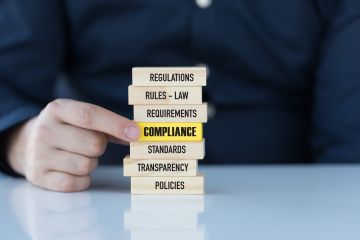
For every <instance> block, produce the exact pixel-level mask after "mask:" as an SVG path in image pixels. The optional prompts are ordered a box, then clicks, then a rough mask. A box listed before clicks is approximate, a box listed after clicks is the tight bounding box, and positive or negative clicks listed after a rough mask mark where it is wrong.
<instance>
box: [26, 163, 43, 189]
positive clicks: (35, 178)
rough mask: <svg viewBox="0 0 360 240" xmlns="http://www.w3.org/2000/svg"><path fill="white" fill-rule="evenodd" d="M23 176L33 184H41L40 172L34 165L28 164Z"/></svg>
mask: <svg viewBox="0 0 360 240" xmlns="http://www.w3.org/2000/svg"><path fill="white" fill-rule="evenodd" d="M25 177H26V179H27V180H28V181H29V182H30V183H32V184H33V185H35V186H41V185H42V173H41V171H39V170H38V169H37V168H36V167H32V166H29V167H28V168H27V170H26V173H25Z"/></svg>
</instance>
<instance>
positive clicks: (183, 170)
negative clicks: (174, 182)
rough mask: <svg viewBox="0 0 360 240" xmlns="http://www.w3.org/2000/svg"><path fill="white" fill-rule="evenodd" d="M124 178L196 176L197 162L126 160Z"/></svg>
mask: <svg viewBox="0 0 360 240" xmlns="http://www.w3.org/2000/svg"><path fill="white" fill-rule="evenodd" d="M123 169H124V176H130V177H134V176H142V177H154V176H159V177H160V176H196V174H197V160H148V159H145V160H144V159H143V160H137V159H131V158H130V157H129V156H126V157H125V158H124V167H123Z"/></svg>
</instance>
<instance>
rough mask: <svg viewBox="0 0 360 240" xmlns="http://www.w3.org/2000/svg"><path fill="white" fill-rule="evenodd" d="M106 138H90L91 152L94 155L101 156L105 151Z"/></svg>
mask: <svg viewBox="0 0 360 240" xmlns="http://www.w3.org/2000/svg"><path fill="white" fill-rule="evenodd" d="M105 144H106V143H105V139H104V137H102V136H97V137H93V138H91V140H89V148H90V153H91V154H92V155H93V156H100V155H102V154H103V153H104V151H105Z"/></svg>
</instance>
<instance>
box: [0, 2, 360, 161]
mask: <svg viewBox="0 0 360 240" xmlns="http://www.w3.org/2000/svg"><path fill="white" fill-rule="evenodd" d="M198 64H206V66H208V69H209V73H210V75H209V79H208V86H207V87H206V88H204V92H205V99H204V101H207V102H209V104H210V105H211V107H212V110H213V111H212V112H213V113H214V114H213V117H212V118H210V119H209V122H208V123H207V124H205V138H206V158H205V161H204V162H207V163H300V162H358V161H360V1H359V0H271V1H270V0H213V1H212V5H211V6H209V7H208V8H200V7H198V6H197V5H196V2H195V1H194V0H171V1H169V0H151V1H150V0H76V1H74V0H32V1H29V0H2V1H0V137H1V138H4V134H5V133H6V131H7V130H8V129H10V128H11V127H12V126H15V125H17V124H19V123H21V122H23V121H25V120H27V119H29V118H31V117H33V116H36V115H37V114H39V112H40V111H41V109H42V108H44V106H46V104H47V103H48V102H49V101H52V100H53V99H55V98H58V97H69V98H73V99H78V100H81V101H86V102H91V103H94V104H98V105H100V106H103V107H105V108H108V109H110V110H112V111H115V112H117V113H119V114H122V115H125V116H127V117H130V118H131V117H132V112H131V109H132V108H131V106H128V105H127V87H128V85H130V84H131V67H133V66H194V65H198ZM3 145H4V144H3ZM127 152H128V147H120V146H111V147H110V148H109V150H108V151H107V153H106V154H105V157H104V160H103V162H108V163H109V162H112V163H121V159H122V157H123V156H124V155H125V154H126V153H127ZM3 156H4V153H3ZM2 161H4V157H3V160H2Z"/></svg>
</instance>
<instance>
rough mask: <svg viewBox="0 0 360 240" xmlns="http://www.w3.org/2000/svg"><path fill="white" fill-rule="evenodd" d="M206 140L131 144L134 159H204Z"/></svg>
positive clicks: (131, 156)
mask: <svg viewBox="0 0 360 240" xmlns="http://www.w3.org/2000/svg"><path fill="white" fill-rule="evenodd" d="M204 157H205V140H204V139H202V141H199V142H130V158H132V159H203V158H204Z"/></svg>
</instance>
